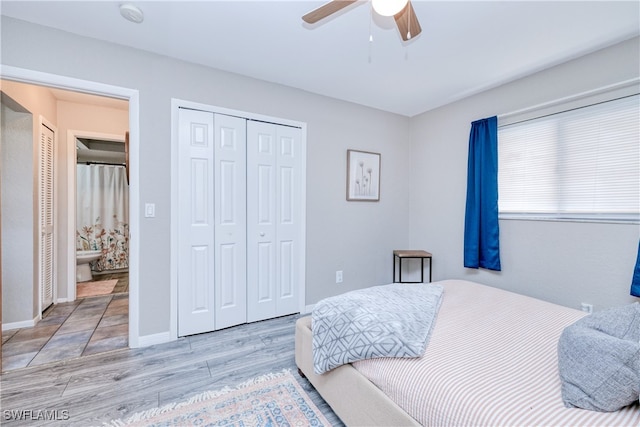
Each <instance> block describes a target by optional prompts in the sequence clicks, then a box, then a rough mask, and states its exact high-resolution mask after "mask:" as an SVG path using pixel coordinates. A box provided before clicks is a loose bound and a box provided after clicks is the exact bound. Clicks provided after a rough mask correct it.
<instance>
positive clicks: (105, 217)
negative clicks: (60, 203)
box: [76, 164, 129, 271]
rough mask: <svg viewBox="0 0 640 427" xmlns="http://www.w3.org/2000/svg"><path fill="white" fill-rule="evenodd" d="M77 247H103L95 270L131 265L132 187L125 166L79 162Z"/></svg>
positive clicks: (84, 248)
mask: <svg viewBox="0 0 640 427" xmlns="http://www.w3.org/2000/svg"><path fill="white" fill-rule="evenodd" d="M76 182H77V185H76V191H77V195H76V210H77V212H76V249H77V250H101V251H102V257H101V258H100V259H99V260H98V261H97V262H96V263H95V265H92V269H93V270H95V271H104V270H118V269H124V268H128V267H129V187H128V185H127V177H126V171H125V168H124V166H114V165H100V164H92V165H77V174H76Z"/></svg>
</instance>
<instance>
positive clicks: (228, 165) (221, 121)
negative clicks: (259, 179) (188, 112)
mask: <svg viewBox="0 0 640 427" xmlns="http://www.w3.org/2000/svg"><path fill="white" fill-rule="evenodd" d="M214 123H215V142H216V149H215V154H214V157H215V165H216V166H215V236H216V237H215V251H216V257H215V258H216V262H215V270H216V273H215V283H216V286H215V289H216V290H215V299H216V304H215V307H216V310H215V319H216V322H215V328H216V329H222V328H226V327H229V326H233V325H238V324H240V323H246V322H247V228H246V227H247V204H246V187H247V159H246V144H247V143H246V140H247V136H246V135H247V134H246V120H245V119H242V118H239V117H232V116H225V115H222V114H215V115H214Z"/></svg>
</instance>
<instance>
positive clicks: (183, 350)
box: [0, 315, 342, 426]
mask: <svg viewBox="0 0 640 427" xmlns="http://www.w3.org/2000/svg"><path fill="white" fill-rule="evenodd" d="M297 318H298V316H295V315H294V316H285V317H281V318H277V319H271V320H266V321H263V322H256V323H251V324H246V325H240V326H237V327H234V328H228V329H224V330H221V331H215V332H211V333H208V334H200V335H194V336H190V337H185V338H180V339H179V340H177V341H174V342H170V343H166V344H161V345H155V346H149V347H145V348H140V349H126V350H117V351H112V352H108V353H100V354H96V355H92V356H84V357H81V358H77V359H73V360H67V361H61V362H54V363H50V364H47V365H43V366H35V367H28V368H23V369H18V370H15V371H10V372H6V373H3V374H2V376H1V377H0V407H1V409H2V415H3V419H2V425H11V426H13V425H16V426H18V425H19V426H23V425H24V426H29V425H71V426H76V425H77V426H87V425H101V424H103V423H106V422H109V421H111V420H113V419H117V418H126V417H127V416H129V415H131V414H133V413H136V412H139V411H143V410H148V409H151V408H154V407H157V406H162V405H165V404H168V403H172V402H177V401H181V400H184V399H187V398H189V397H191V396H193V395H195V394H198V393H201V392H203V391H206V390H218V389H221V388H224V387H226V386H229V387H235V386H236V385H238V384H240V383H242V382H244V381H246V380H249V379H251V378H254V377H257V376H260V375H264V374H266V373H269V372H279V371H282V370H283V369H289V370H291V372H292V373H293V374H294V376H295V377H296V378H297V379H298V382H299V383H300V384H301V385H302V387H303V389H304V390H305V391H307V393H308V394H309V396H310V397H311V399H312V400H313V402H314V403H315V404H316V405H317V406H318V408H319V409H320V410H321V411H322V412H323V413H324V415H325V416H326V417H327V419H328V420H329V421H330V422H331V425H338V426H340V425H342V423H341V422H340V420H339V419H338V418H337V417H336V415H335V414H334V413H333V411H331V408H329V407H328V405H327V404H326V403H325V402H324V400H323V399H322V398H321V397H320V396H319V395H318V394H317V392H316V391H315V390H314V389H313V387H312V386H311V385H310V384H309V382H308V381H307V380H306V379H304V378H300V377H299V375H298V373H297V368H296V366H295V361H294V330H295V321H296V320H297ZM12 410H17V411H24V410H33V411H53V410H57V411H59V412H60V411H68V414H69V419H68V420H65V421H62V422H43V421H41V420H40V421H37V422H36V421H31V422H29V421H16V420H10V419H7V418H6V416H4V414H5V412H4V411H12Z"/></svg>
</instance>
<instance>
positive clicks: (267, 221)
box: [247, 121, 304, 322]
mask: <svg viewBox="0 0 640 427" xmlns="http://www.w3.org/2000/svg"><path fill="white" fill-rule="evenodd" d="M301 136H302V131H301V130H300V129H299V128H294V127H289V126H284V125H276V124H272V123H264V122H257V121H249V122H248V123H247V264H248V266H249V268H248V271H247V307H248V308H247V313H248V316H247V320H248V321H249V322H254V321H258V320H263V319H269V318H272V317H277V316H283V315H286V314H291V313H297V312H299V311H300V309H299V305H298V303H299V300H298V298H299V292H300V287H301V286H304V280H303V278H302V277H301V276H302V274H301V269H300V264H301V262H302V260H301V259H300V256H301V253H302V248H301V247H300V244H301V241H302V239H301V237H302V236H301V233H302V232H303V230H302V227H301V208H300V207H301V197H302V185H301V183H302V179H301V174H302V170H301V169H302V166H301V165H302V157H301V154H302V149H301V143H302V142H301Z"/></svg>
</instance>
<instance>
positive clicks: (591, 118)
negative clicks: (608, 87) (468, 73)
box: [498, 95, 640, 221]
mask: <svg viewBox="0 0 640 427" xmlns="http://www.w3.org/2000/svg"><path fill="white" fill-rule="evenodd" d="M639 106H640V96H639V95H633V96H627V97H624V98H619V99H615V100H612V101H607V102H602V103H599V104H595V105H589V106H586V107H582V108H576V109H573V110H570V111H564V112H561V113H556V114H551V115H548V116H544V117H539V118H536V119H531V120H526V121H523V122H520V123H514V124H510V125H506V126H502V127H500V128H499V130H498V195H499V201H498V206H499V211H500V214H501V216H503V217H508V215H510V214H514V215H516V216H529V217H541V218H557V219H576V220H595V221H598V220H614V221H638V220H639V219H640V107H639Z"/></svg>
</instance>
